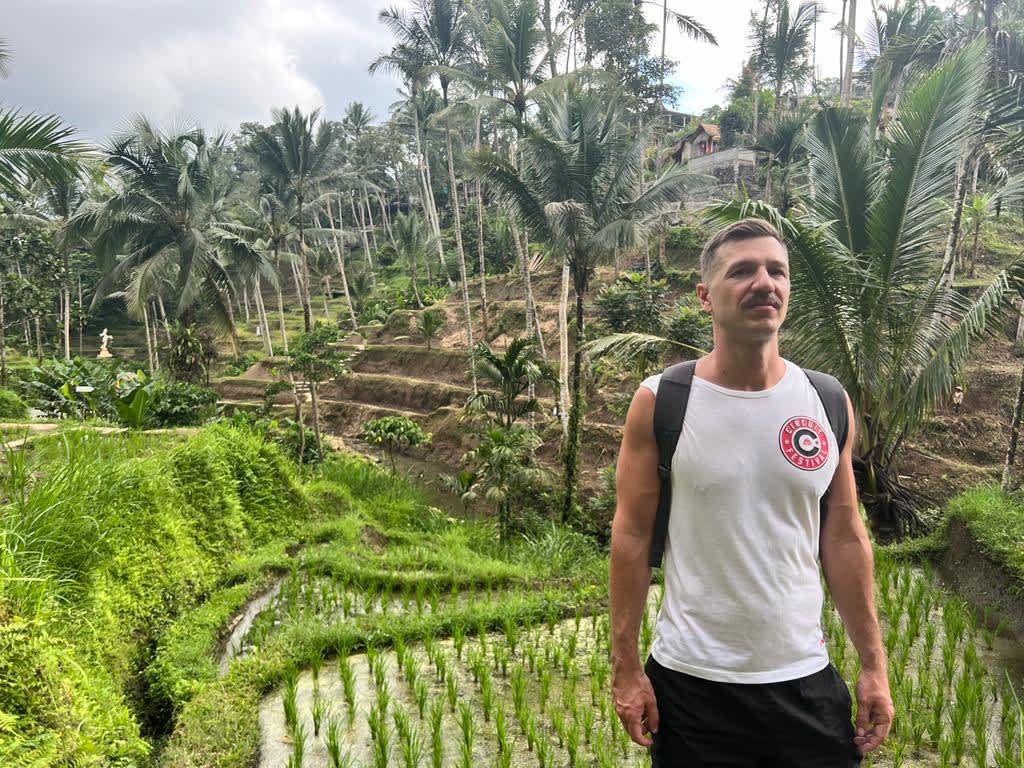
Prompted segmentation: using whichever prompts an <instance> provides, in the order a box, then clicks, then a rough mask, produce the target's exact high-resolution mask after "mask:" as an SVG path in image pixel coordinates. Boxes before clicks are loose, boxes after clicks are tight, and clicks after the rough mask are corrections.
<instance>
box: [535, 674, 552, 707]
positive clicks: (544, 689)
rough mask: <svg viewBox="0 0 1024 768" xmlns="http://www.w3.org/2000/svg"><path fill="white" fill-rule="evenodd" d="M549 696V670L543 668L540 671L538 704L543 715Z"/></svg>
mask: <svg viewBox="0 0 1024 768" xmlns="http://www.w3.org/2000/svg"><path fill="white" fill-rule="evenodd" d="M550 694H551V670H550V669H548V668H547V667H545V668H544V669H542V670H541V671H540V697H539V699H538V702H537V703H538V704H539V705H540V711H541V714H543V713H544V711H545V709H546V708H547V705H548V696H549V695H550Z"/></svg>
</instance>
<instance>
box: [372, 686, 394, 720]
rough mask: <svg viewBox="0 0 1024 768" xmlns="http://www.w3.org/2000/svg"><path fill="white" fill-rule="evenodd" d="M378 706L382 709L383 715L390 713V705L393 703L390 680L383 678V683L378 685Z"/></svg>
mask: <svg viewBox="0 0 1024 768" xmlns="http://www.w3.org/2000/svg"><path fill="white" fill-rule="evenodd" d="M375 703H376V706H377V709H378V710H380V713H381V715H383V716H386V715H387V713H388V705H389V704H390V703H391V689H390V688H389V687H388V681H387V680H382V681H381V684H380V685H379V686H377V697H376V702H375Z"/></svg>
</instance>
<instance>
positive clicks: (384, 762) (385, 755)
mask: <svg viewBox="0 0 1024 768" xmlns="http://www.w3.org/2000/svg"><path fill="white" fill-rule="evenodd" d="M386 718H387V715H386V713H385V712H383V711H381V709H380V708H379V707H377V706H376V705H375V706H373V707H371V708H370V715H369V717H368V718H367V723H368V724H369V726H370V738H371V740H372V741H373V767H374V768H388V760H389V758H390V757H391V734H390V733H389V732H388V725H387V719H386Z"/></svg>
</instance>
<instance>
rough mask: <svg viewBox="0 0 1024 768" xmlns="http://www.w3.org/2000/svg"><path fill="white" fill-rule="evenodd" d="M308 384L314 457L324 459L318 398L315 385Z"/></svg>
mask: <svg viewBox="0 0 1024 768" xmlns="http://www.w3.org/2000/svg"><path fill="white" fill-rule="evenodd" d="M308 383H309V400H310V402H309V405H310V410H312V411H313V437H314V439H315V440H316V455H317V458H319V459H321V460H322V459H323V457H324V445H323V440H322V438H321V437H320V398H319V397H318V396H317V391H316V390H317V383H316V382H315V381H310V382H308Z"/></svg>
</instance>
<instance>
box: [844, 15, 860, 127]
mask: <svg viewBox="0 0 1024 768" xmlns="http://www.w3.org/2000/svg"><path fill="white" fill-rule="evenodd" d="M844 21H845V23H846V64H845V67H846V71H845V72H843V93H842V97H841V103H842V105H843V106H844V107H845V106H848V105H849V103H850V94H851V93H852V92H853V50H854V47H855V46H856V43H857V0H850V15H849V16H848V17H847V18H846V19H845V20H844Z"/></svg>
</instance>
